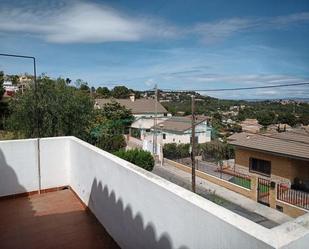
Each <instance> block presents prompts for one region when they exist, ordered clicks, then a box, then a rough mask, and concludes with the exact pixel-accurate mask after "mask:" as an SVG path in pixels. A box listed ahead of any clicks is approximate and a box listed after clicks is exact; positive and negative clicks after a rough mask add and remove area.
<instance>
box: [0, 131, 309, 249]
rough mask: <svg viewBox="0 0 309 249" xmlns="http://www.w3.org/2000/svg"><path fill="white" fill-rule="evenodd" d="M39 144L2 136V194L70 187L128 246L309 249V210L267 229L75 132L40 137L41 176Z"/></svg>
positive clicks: (0, 188) (112, 234) (0, 191)
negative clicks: (73, 135)
mask: <svg viewBox="0 0 309 249" xmlns="http://www.w3.org/2000/svg"><path fill="white" fill-rule="evenodd" d="M37 142H38V141H37V140H36V139H29V140H15V141H3V142H0V163H1V165H0V166H1V167H0V196H4V195H10V194H15V193H21V192H22V191H24V192H29V191H33V190H37V189H38V187H39V183H41V187H42V188H51V187H58V186H64V185H70V186H71V188H72V190H74V192H75V193H76V194H77V195H78V196H79V198H80V199H81V200H82V201H83V202H84V203H85V204H86V205H87V206H88V207H89V208H90V210H91V211H92V213H93V214H94V215H95V216H96V217H97V219H98V220H99V221H100V222H101V223H102V225H103V226H104V227H105V228H106V230H107V231H108V232H109V233H110V235H111V236H112V237H113V238H114V240H115V241H116V242H117V243H118V244H119V246H120V247H122V248H132V249H136V248H163V249H165V248H166V249H170V248H177V249H186V248H188V249H189V248H190V249H195V248H196V249H199V248H211V249H216V248H218V249H219V248H220V249H231V248H240V249H241V248H246V249H247V248H250V249H264V248H265V249H266V248H286V249H292V248H299V249H305V248H308V244H309V230H308V224H309V216H303V217H300V218H299V219H297V220H295V221H293V222H287V223H285V224H283V225H280V226H278V227H276V228H273V229H267V228H265V227H262V226H260V225H258V224H256V223H254V222H252V221H250V220H247V219H245V218H243V217H241V216H239V215H237V214H235V213H233V212H231V211H229V210H227V209H224V208H223V207H220V206H218V205H216V204H215V203H212V202H210V201H208V200H206V199H204V198H202V197H200V196H198V195H196V194H194V193H191V192H190V191H187V190H186V189H183V188H181V187H179V186H177V185H175V184H173V183H171V182H169V181H166V180H164V179H162V178H160V177H158V176H156V175H154V174H152V173H150V172H147V171H145V170H143V169H141V168H139V167H137V166H135V165H133V164H131V163H128V162H126V161H124V160H122V159H120V158H118V157H115V156H113V155H111V154H109V153H107V152H105V151H102V150H100V149H98V148H96V147H94V146H92V145H89V144H88V143H86V142H83V141H81V140H79V139H77V138H74V137H59V138H44V139H40V175H41V178H40V180H39V173H38V172H39V171H38V161H37V158H38V157H37V156H38V150H37V148H38V144H37ZM8 168H9V169H10V170H7V169H8ZM12 175H13V176H14V177H15V181H17V183H18V184H17V186H15V185H12V184H11V183H10V179H12ZM9 176H11V177H9Z"/></svg>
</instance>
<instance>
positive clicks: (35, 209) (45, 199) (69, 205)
mask: <svg viewBox="0 0 309 249" xmlns="http://www.w3.org/2000/svg"><path fill="white" fill-rule="evenodd" d="M1 183H2V184H1ZM3 183H5V184H3ZM12 190H13V191H12ZM141 191H142V190H141ZM26 192H27V190H26V188H25V187H24V186H23V185H22V184H21V183H20V182H19V180H18V177H17V174H16V172H15V171H14V169H13V168H12V167H11V166H10V165H9V164H8V163H7V160H6V158H5V154H4V153H3V151H2V150H1V149H0V193H1V195H3V194H5V195H11V194H14V193H26ZM136 195H138V193H136ZM140 201H143V200H140ZM88 206H89V208H90V210H92V211H95V212H94V213H96V217H95V216H94V215H92V214H90V213H89V212H85V210H86V209H85V207H83V206H82V205H81V203H80V200H78V199H77V198H76V197H75V195H74V194H73V192H71V190H69V189H66V190H62V191H57V192H50V193H43V194H41V195H39V194H34V195H31V196H26V195H24V196H20V195H18V196H14V197H12V196H10V197H9V198H6V197H4V198H3V197H0V248H1V249H15V248H18V249H20V248H26V249H32V248H33V249H36V248H47V249H48V248H76V249H77V248H82V249H87V248H91V249H95V248H111V249H114V248H115V249H116V248H119V246H121V247H122V248H129V249H131V248H132V249H140V248H141V249H142V248H147V249H152V248H154V249H159V248H160V249H172V248H175V247H174V246H173V243H172V240H171V238H170V236H169V234H168V233H163V234H157V232H156V226H155V223H152V222H148V223H147V224H145V222H144V220H143V215H142V213H137V214H135V215H133V211H132V208H131V207H130V206H128V205H127V206H124V205H123V201H122V200H121V199H118V200H116V195H115V192H114V191H113V190H111V189H109V188H108V187H107V186H106V185H105V186H104V187H103V185H102V183H101V182H98V181H97V180H94V181H93V183H92V188H91V195H90V200H89V203H88ZM99 221H100V222H99ZM101 224H103V226H104V227H105V228H104V227H103V226H102V225H101ZM105 229H106V230H107V231H106V230H105ZM110 235H112V236H114V239H113V238H112V237H111V236H110ZM118 235H119V236H118ZM115 240H116V241H117V243H118V245H117V243H116V242H115ZM178 249H188V247H186V246H181V247H179V248H178Z"/></svg>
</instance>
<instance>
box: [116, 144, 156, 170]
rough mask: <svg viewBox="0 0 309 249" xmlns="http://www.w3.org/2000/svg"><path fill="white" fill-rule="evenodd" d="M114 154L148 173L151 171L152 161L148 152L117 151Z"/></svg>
mask: <svg viewBox="0 0 309 249" xmlns="http://www.w3.org/2000/svg"><path fill="white" fill-rule="evenodd" d="M114 154H115V155H116V156H118V157H120V158H122V159H124V160H127V161H129V162H131V163H133V164H135V165H137V166H139V167H141V168H143V169H145V170H148V171H152V169H153V167H154V159H153V157H152V155H151V153H150V152H148V151H144V150H139V149H133V150H127V151H125V150H119V151H117V152H115V153H114Z"/></svg>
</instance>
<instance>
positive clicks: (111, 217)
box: [88, 179, 188, 249]
mask: <svg viewBox="0 0 309 249" xmlns="http://www.w3.org/2000/svg"><path fill="white" fill-rule="evenodd" d="M136 195H138V193H136ZM140 201H143V200H140ZM88 207H89V208H90V209H91V210H92V212H94V213H95V214H96V217H97V218H98V220H99V221H100V222H101V223H102V224H105V227H106V229H107V231H108V232H109V233H110V234H111V235H112V236H113V238H114V239H115V240H116V241H117V243H118V244H119V245H120V247H122V248H128V249H137V248H138V249H139V248H145V249H146V248H147V249H152V248H153V249H172V248H175V247H174V246H173V243H172V240H171V238H170V236H169V234H168V233H163V234H161V235H158V234H157V232H156V228H155V224H154V223H151V222H150V223H147V224H145V222H144V220H143V216H142V214H141V213H137V214H136V215H133V212H132V208H131V207H130V206H129V205H127V206H124V204H123V201H122V200H121V199H118V200H116V195H115V192H114V191H113V190H109V188H108V186H107V185H104V187H103V185H102V183H101V182H98V181H97V179H95V180H94V181H93V183H92V188H91V194H90V199H89V203H88ZM179 249H188V247H186V246H181V247H179Z"/></svg>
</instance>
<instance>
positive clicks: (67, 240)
mask: <svg viewBox="0 0 309 249" xmlns="http://www.w3.org/2000/svg"><path fill="white" fill-rule="evenodd" d="M0 220H1V223H0V245H1V248H11V249H15V248H16V249H19V248H45V249H48V248H72V249H73V248H74V249H79V248H80V249H87V248H89V249H96V248H114V249H116V248H119V246H118V245H117V244H116V243H115V242H114V240H113V239H112V238H111V236H110V235H109V234H108V233H107V232H106V230H105V229H104V227H103V226H102V225H101V224H100V223H99V222H98V220H97V219H96V218H95V217H94V216H93V215H92V214H91V213H89V212H87V211H86V209H85V207H84V205H82V203H81V202H80V201H79V199H78V198H77V197H76V196H75V195H74V194H73V192H71V190H69V189H66V190H62V191H55V192H49V193H43V194H40V195H39V194H34V195H31V196H28V197H27V196H26V197H19V198H11V199H2V200H1V199H0ZM17 224H18V225H17Z"/></svg>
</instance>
